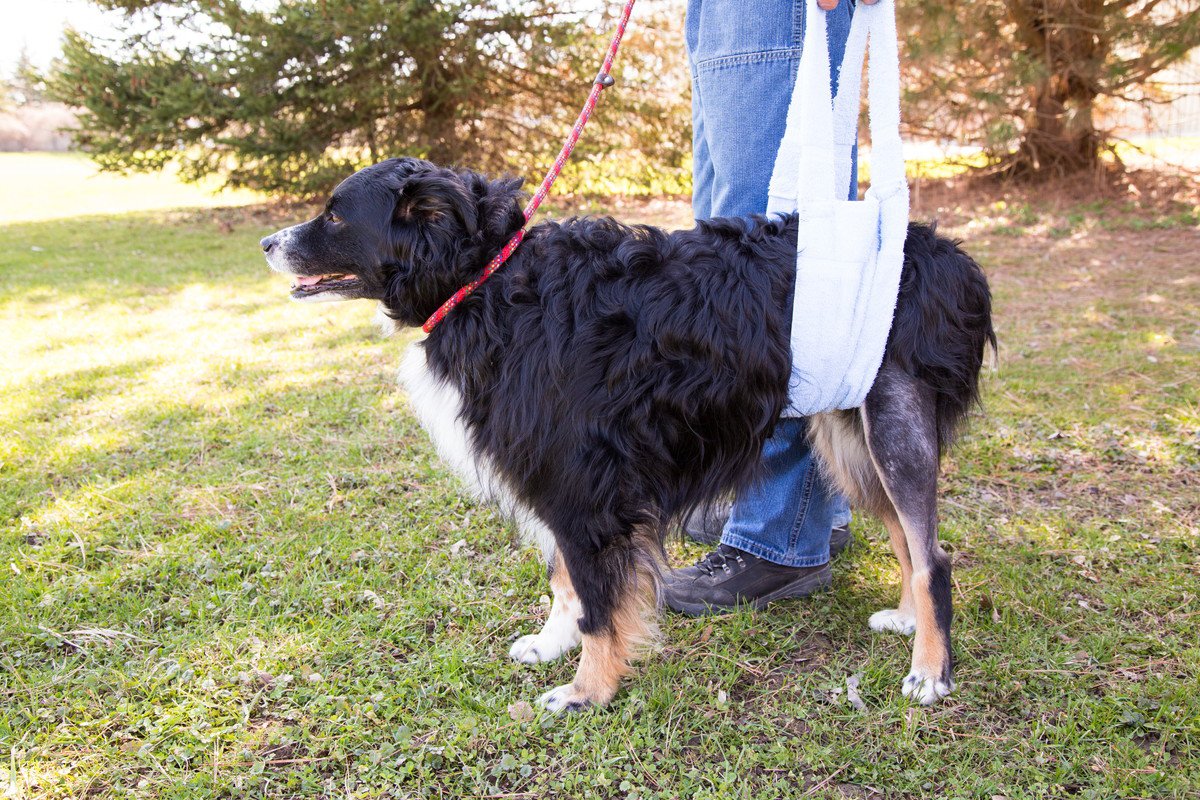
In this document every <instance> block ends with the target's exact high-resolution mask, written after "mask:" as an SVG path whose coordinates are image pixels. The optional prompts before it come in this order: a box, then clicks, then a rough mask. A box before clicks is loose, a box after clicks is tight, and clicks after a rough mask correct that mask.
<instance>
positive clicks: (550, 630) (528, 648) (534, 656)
mask: <svg viewBox="0 0 1200 800" xmlns="http://www.w3.org/2000/svg"><path fill="white" fill-rule="evenodd" d="M549 570H550V589H551V590H552V591H553V592H554V604H553V605H551V606H550V616H548V617H547V618H546V624H545V625H543V626H542V629H541V631H539V632H538V633H531V634H529V635H528V636H522V637H521V638H520V639H517V641H515V642H513V646H512V648H511V649H510V650H509V651H508V655H509V656H510V657H511V658H512V659H513V660H514V661H520V662H521V663H523V664H537V663H538V662H541V661H554V660H555V659H557V658H559V657H561V656H562V655H563V654H564V653H567V652H569V651H571V650H574V649H575V647H576V646H578V645H579V641H580V637H581V636H582V634H581V633H580V631H579V617H580V616H582V615H583V606H582V605H581V604H580V602H579V595H578V594H576V593H575V586H574V585H573V584H572V583H571V575H570V573H568V572H567V566H566V564H564V563H563V559H562V555H561V554H559V553H558V552H557V551H555V553H554V556H553V560H552V561H551V562H550V566H549Z"/></svg>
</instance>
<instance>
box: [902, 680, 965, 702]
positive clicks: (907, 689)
mask: <svg viewBox="0 0 1200 800" xmlns="http://www.w3.org/2000/svg"><path fill="white" fill-rule="evenodd" d="M902 691H903V692H904V696H905V697H907V698H909V699H910V700H914V701H916V702H918V703H920V704H921V705H923V706H928V705H932V704H934V703H936V702H937V701H938V700H941V699H942V698H943V697H945V696H946V695H948V694H950V693H951V692H953V691H954V681H953V680H950V681H943V680H940V679H938V678H930V677H926V676H924V675H921V674H919V673H917V672H910V673H908V677H906V678H905V679H904V687H903V689H902Z"/></svg>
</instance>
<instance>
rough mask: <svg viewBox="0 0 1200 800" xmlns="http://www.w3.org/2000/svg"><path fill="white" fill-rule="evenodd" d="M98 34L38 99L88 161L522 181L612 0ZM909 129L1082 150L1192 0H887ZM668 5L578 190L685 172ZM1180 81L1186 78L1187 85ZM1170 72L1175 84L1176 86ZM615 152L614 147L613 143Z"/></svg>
mask: <svg viewBox="0 0 1200 800" xmlns="http://www.w3.org/2000/svg"><path fill="white" fill-rule="evenodd" d="M97 2H98V4H99V5H102V6H105V7H108V8H110V9H113V10H117V11H120V12H122V13H124V15H125V17H124V23H123V33H122V35H121V36H120V37H118V39H117V40H115V41H106V40H101V39H99V38H97V37H95V36H92V35H89V34H87V33H85V32H70V33H69V34H68V35H67V37H66V40H65V43H64V53H63V58H62V60H61V61H60V63H59V64H58V65H57V67H56V68H55V69H54V70H53V71H52V73H51V75H50V78H49V90H50V94H51V95H52V96H53V97H55V98H57V99H60V100H62V101H64V102H68V103H71V104H73V105H77V106H79V107H82V108H83V109H84V113H83V119H82V123H83V124H82V129H81V130H80V131H79V133H78V135H77V138H78V142H79V144H81V145H82V146H83V147H84V148H86V149H87V150H88V151H90V152H91V153H92V155H93V157H94V158H96V159H97V161H98V162H99V163H100V164H101V166H102V167H104V168H107V169H113V170H118V171H119V170H139V169H158V168H160V167H162V166H163V165H164V164H166V163H168V162H177V163H178V164H179V165H180V166H181V168H182V174H183V175H184V177H185V178H193V179H194V178H201V177H203V176H206V175H212V174H217V175H220V176H222V177H224V178H225V179H226V180H227V181H228V182H229V183H231V184H232V185H235V186H248V187H252V188H257V189H263V190H267V191H270V192H275V193H284V194H292V195H300V196H309V195H313V194H318V193H321V192H323V191H325V190H326V189H328V188H329V187H330V185H331V184H332V183H334V182H335V181H336V180H337V179H338V178H340V177H342V176H344V175H345V174H346V173H347V172H349V171H351V170H352V169H354V168H356V167H359V166H362V165H363V164H364V163H367V162H370V161H373V160H377V159H379V158H382V157H386V156H392V155H397V154H401V153H403V154H413V155H420V156H425V157H428V158H430V159H433V160H436V161H441V162H445V163H460V164H464V165H468V164H469V165H470V166H472V167H474V168H480V169H485V170H489V171H493V172H500V171H506V170H508V171H515V172H517V173H519V174H523V175H540V174H541V173H542V171H543V170H544V169H545V167H546V166H547V165H548V163H549V162H550V161H551V160H552V158H553V155H554V153H555V152H556V150H557V148H558V146H559V143H560V142H561V140H562V136H563V133H564V132H565V131H566V130H567V129H568V128H569V126H570V124H571V122H572V121H573V120H574V118H575V115H576V114H577V113H578V109H579V106H580V104H581V102H582V99H583V96H584V94H585V92H586V89H587V86H588V84H589V83H590V81H591V79H592V78H593V76H594V75H595V71H596V68H597V66H598V64H599V58H600V55H601V53H602V52H603V48H604V45H605V44H606V42H607V38H608V35H609V32H610V31H611V29H612V26H613V23H614V17H613V15H614V14H615V12H616V11H617V9H618V6H619V4H617V3H600V2H597V0H523V1H522V2H516V3H512V2H507V0H482V1H481V2H471V1H470V0H445V2H431V1H430V0H401V1H400V2H384V1H383V0H371V1H370V2H360V3H351V2H348V1H346V0H294V1H292V2H283V3H278V4H276V3H261V2H253V1H252V0H240V1H239V0H170V1H167V0H164V1H162V2H155V1H148V0H97ZM899 8H900V15H901V35H902V38H903V40H904V51H903V59H904V70H905V76H904V81H905V86H906V95H905V99H904V102H905V109H904V117H905V120H906V124H907V125H908V126H909V130H910V134H911V135H913V136H914V137H923V138H934V139H936V140H939V141H943V142H947V141H952V142H954V143H957V144H963V145H978V146H982V147H983V148H985V151H986V153H987V154H988V156H989V158H986V159H984V160H983V163H984V164H985V165H986V168H987V169H990V170H995V169H997V167H998V168H999V169H1000V170H1002V171H1004V172H1006V173H1009V174H1014V175H1018V176H1024V177H1044V176H1057V175H1063V174H1067V173H1071V172H1075V171H1079V170H1085V169H1089V168H1094V167H1096V166H1097V163H1098V161H1097V159H1098V154H1099V153H1101V152H1102V151H1103V150H1104V149H1105V147H1106V146H1107V145H1108V143H1109V136H1108V133H1107V131H1105V130H1104V125H1103V124H1102V123H1101V122H1098V120H1099V119H1101V117H1100V115H1101V112H1103V111H1104V110H1105V108H1106V106H1108V105H1111V104H1112V103H1113V102H1115V101H1118V100H1121V101H1124V100H1133V101H1136V102H1144V103H1152V102H1160V101H1163V100H1168V99H1170V98H1171V97H1173V96H1175V95H1176V94H1178V93H1179V91H1181V90H1180V89H1179V88H1174V89H1169V88H1167V87H1166V86H1165V84H1162V83H1159V82H1158V81H1157V76H1159V75H1160V74H1162V72H1163V70H1165V69H1168V68H1170V67H1171V66H1172V65H1176V64H1178V63H1179V62H1181V61H1182V60H1185V59H1187V58H1189V57H1190V55H1191V54H1192V53H1193V52H1194V51H1195V48H1196V47H1197V46H1200V0H1116V1H1115V2H1106V0H971V2H967V3H957V4H945V3H939V2H935V0H900V3H899ZM683 15H684V3H683V0H642V2H641V3H639V5H638V7H637V10H636V12H635V19H634V24H633V25H632V26H631V28H630V33H629V35H628V37H627V40H626V43H625V45H624V47H623V49H622V53H621V57H620V61H619V63H618V68H617V73H618V78H619V83H618V89H617V91H612V92H608V93H606V96H605V98H604V102H603V103H602V104H601V106H600V110H599V117H600V119H601V120H602V121H601V123H600V125H599V126H598V127H602V129H603V131H604V133H603V135H593V136H587V137H584V140H583V141H582V143H581V146H580V151H579V154H578V156H577V157H576V159H575V161H574V162H572V165H571V167H570V172H568V176H567V179H568V181H569V182H570V184H571V185H573V186H576V187H581V188H583V189H585V190H589V189H590V190H592V191H593V192H595V193H604V192H621V193H634V194H636V193H683V192H686V191H687V190H688V188H689V183H690V181H689V175H688V153H689V151H690V146H689V142H690V113H689V97H688V91H689V90H688V76H687V65H686V58H685V55H684V52H683V35H682V21H683ZM1191 88H1192V89H1193V90H1194V89H1195V87H1191ZM1186 89H1187V87H1185V88H1184V90H1186ZM618 154H619V158H618V157H617V156H618Z"/></svg>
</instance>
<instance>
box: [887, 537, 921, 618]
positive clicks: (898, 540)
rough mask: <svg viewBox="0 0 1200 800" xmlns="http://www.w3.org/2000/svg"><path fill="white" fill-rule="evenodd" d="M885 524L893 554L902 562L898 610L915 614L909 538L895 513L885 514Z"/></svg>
mask: <svg viewBox="0 0 1200 800" xmlns="http://www.w3.org/2000/svg"><path fill="white" fill-rule="evenodd" d="M883 524H884V527H886V528H887V532H888V539H889V540H890V541H891V543H892V554H893V555H895V556H896V560H897V561H899V562H900V605H899V606H897V610H899V611H900V613H902V614H909V615H915V614H916V607H915V606H914V605H913V591H912V574H913V567H912V559H911V558H910V557H909V555H908V539H907V538H905V536H904V526H903V525H902V524H900V520H899V519H898V518H897V517H896V516H895V514H888V515H886V516H884V518H883Z"/></svg>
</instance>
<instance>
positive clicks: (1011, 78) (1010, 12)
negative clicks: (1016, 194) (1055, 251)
mask: <svg viewBox="0 0 1200 800" xmlns="http://www.w3.org/2000/svg"><path fill="white" fill-rule="evenodd" d="M898 10H899V14H900V16H901V21H900V25H901V37H902V39H903V40H904V43H905V48H906V52H905V63H904V69H905V75H904V86H905V88H906V93H905V97H904V103H905V109H904V110H905V113H906V118H907V121H908V124H909V125H910V126H911V128H912V129H913V132H914V133H916V134H918V135H925V136H932V137H934V138H938V139H946V138H950V139H953V140H957V141H959V142H970V143H974V144H981V145H983V146H985V147H986V148H987V149H988V150H989V151H990V152H991V153H992V154H993V155H994V156H996V157H997V158H999V160H1000V161H1001V166H1002V167H1003V168H1004V169H1006V170H1008V171H1010V172H1015V173H1017V174H1023V175H1031V174H1036V173H1043V174H1050V175H1061V174H1065V173H1070V172H1074V171H1077V170H1079V169H1083V168H1087V167H1092V166H1095V164H1096V158H1097V155H1098V153H1099V152H1100V150H1101V148H1102V147H1103V146H1104V145H1105V143H1106V141H1107V137H1106V135H1105V132H1104V131H1103V130H1101V129H1100V127H1099V126H1098V125H1097V121H1096V115H1097V111H1098V109H1099V107H1101V106H1102V105H1103V104H1104V103H1105V102H1108V101H1112V100H1114V99H1116V100H1133V101H1136V102H1143V101H1144V102H1153V101H1161V100H1163V99H1166V96H1169V93H1165V92H1164V90H1163V88H1162V87H1159V86H1156V85H1155V83H1154V78H1155V76H1157V75H1158V74H1159V73H1161V72H1162V71H1163V70H1164V69H1166V68H1168V67H1170V66H1171V65H1173V64H1176V63H1178V62H1179V61H1180V60H1182V59H1184V58H1186V57H1187V56H1188V55H1189V53H1190V52H1191V51H1192V50H1193V49H1194V48H1196V47H1197V46H1200V3H1197V2H1196V0H1117V2H1111V1H1106V0H971V2H969V3H943V2H937V0H900V3H899V6H898ZM1194 88H1195V87H1193V89H1194Z"/></svg>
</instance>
